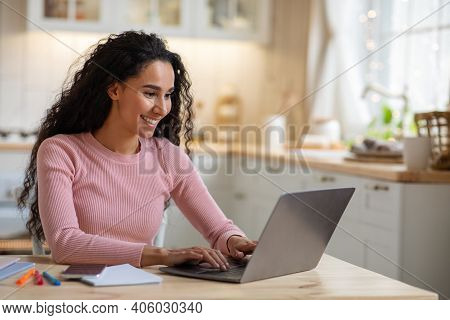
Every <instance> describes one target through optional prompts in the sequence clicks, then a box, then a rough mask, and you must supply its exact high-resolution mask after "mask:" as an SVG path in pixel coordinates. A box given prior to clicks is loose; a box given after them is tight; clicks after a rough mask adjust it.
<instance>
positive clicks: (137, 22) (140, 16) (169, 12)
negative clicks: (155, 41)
mask: <svg viewBox="0 0 450 320" xmlns="http://www.w3.org/2000/svg"><path fill="white" fill-rule="evenodd" d="M116 1H118V6H119V8H118V10H117V11H116V12H117V14H116V15H117V19H116V20H117V22H116V24H117V25H118V26H120V28H119V29H121V30H118V31H119V32H120V31H124V30H128V29H134V30H140V29H142V30H145V31H147V32H154V33H158V34H161V35H163V36H189V35H192V32H191V28H190V22H189V21H190V20H191V16H190V12H191V10H190V9H189V7H188V4H189V1H187V0H116ZM194 4H195V2H194ZM191 7H192V3H191Z"/></svg>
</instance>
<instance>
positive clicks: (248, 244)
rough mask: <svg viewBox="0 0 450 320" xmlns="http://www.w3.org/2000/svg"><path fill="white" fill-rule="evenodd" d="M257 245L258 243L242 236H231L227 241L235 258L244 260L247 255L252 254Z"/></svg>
mask: <svg viewBox="0 0 450 320" xmlns="http://www.w3.org/2000/svg"><path fill="white" fill-rule="evenodd" d="M257 244H258V241H252V240H250V239H247V238H244V237H241V236H231V237H229V238H228V241H227V246H228V250H229V251H230V255H231V256H232V257H233V258H243V257H244V256H245V255H247V254H250V253H252V252H253V250H255V248H256V245H257Z"/></svg>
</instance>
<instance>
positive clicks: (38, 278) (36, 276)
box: [34, 270, 44, 286]
mask: <svg viewBox="0 0 450 320" xmlns="http://www.w3.org/2000/svg"><path fill="white" fill-rule="evenodd" d="M34 280H36V284H37V285H38V286H42V285H43V284H44V280H43V279H42V275H41V274H40V273H39V271H38V270H36V271H35V272H34Z"/></svg>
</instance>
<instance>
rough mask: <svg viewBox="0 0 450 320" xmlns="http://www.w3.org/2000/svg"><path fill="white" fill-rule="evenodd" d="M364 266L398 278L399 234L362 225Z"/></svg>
mask: <svg viewBox="0 0 450 320" xmlns="http://www.w3.org/2000/svg"><path fill="white" fill-rule="evenodd" d="M362 228H363V239H364V243H365V250H364V267H365V268H366V269H369V270H371V271H374V272H377V273H380V274H382V275H384V276H387V277H390V278H393V279H399V276H400V272H399V270H400V269H399V267H398V266H399V265H400V255H399V241H400V239H399V235H398V234H396V233H394V232H393V231H387V230H385V229H381V228H377V227H373V226H371V225H368V224H365V225H363V227H362Z"/></svg>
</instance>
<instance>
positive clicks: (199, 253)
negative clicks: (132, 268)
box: [141, 246, 230, 271]
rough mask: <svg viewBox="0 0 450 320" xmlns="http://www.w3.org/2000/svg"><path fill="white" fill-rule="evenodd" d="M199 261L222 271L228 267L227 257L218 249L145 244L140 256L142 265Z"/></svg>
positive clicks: (196, 262) (169, 264) (168, 264)
mask: <svg viewBox="0 0 450 320" xmlns="http://www.w3.org/2000/svg"><path fill="white" fill-rule="evenodd" d="M201 262H207V263H209V264H210V265H211V266H212V267H214V268H220V269H221V270H224V271H225V270H228V269H229V268H230V265H229V264H228V261H227V259H226V258H225V257H224V255H223V254H222V253H221V252H220V251H219V250H216V249H211V248H203V247H192V248H183V249H164V248H158V247H151V246H145V247H144V251H143V252H142V258H141V266H142V267H145V266H150V265H156V264H163V265H166V266H174V265H178V264H183V263H194V264H198V263H201Z"/></svg>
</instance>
